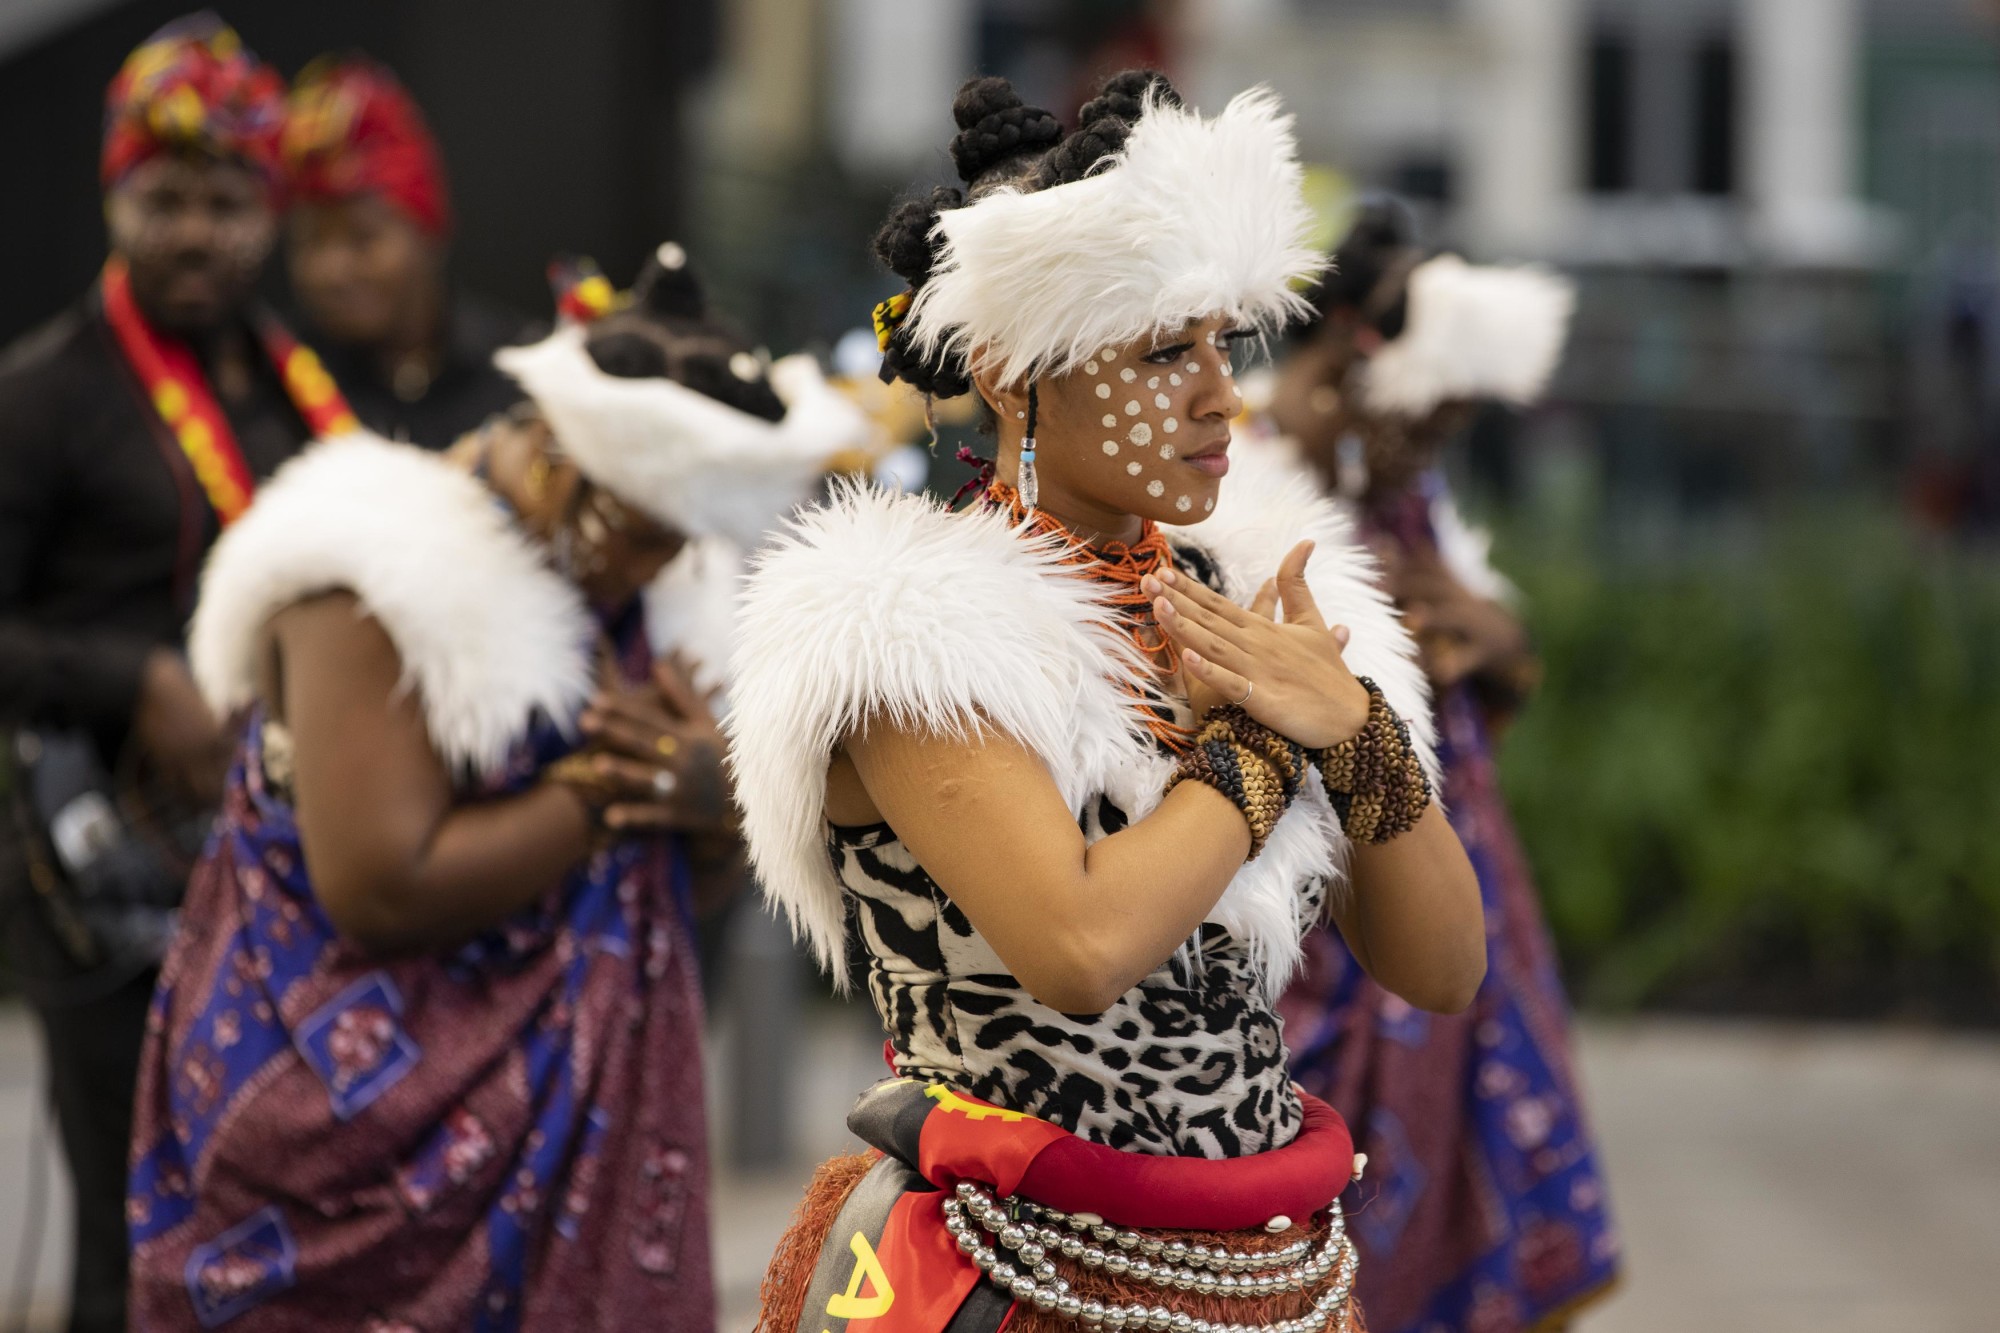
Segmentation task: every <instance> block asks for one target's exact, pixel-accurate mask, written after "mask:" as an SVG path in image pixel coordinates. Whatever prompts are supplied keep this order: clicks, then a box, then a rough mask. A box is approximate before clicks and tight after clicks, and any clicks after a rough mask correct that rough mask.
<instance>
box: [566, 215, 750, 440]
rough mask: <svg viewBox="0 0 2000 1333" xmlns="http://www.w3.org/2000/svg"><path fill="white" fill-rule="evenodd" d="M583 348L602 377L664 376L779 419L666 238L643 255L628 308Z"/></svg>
mask: <svg viewBox="0 0 2000 1333" xmlns="http://www.w3.org/2000/svg"><path fill="white" fill-rule="evenodd" d="M584 350H585V351H587V352H588V353H589V354H590V359H591V360H592V361H595V362H596V363H597V368H598V369H599V370H602V371H603V372H604V373H605V374H607V375H616V376H618V377H620V378H622V379H670V380H673V381H674V382H675V383H677V384H681V385H683V386H685V387H687V388H690V389H693V390H694V391H695V392H696V393H699V394H703V395H705V396H707V397H709V398H713V399H715V400H716V401H717V402H719V403H725V404H727V405H728V406H730V407H733V408H735V409H737V410H738V411H739V412H747V413H749V414H750V415H751V416H754V417H761V418H762V419H764V420H765V421H778V420H781V419H782V418H783V417H784V415H785V404H784V402H783V400H781V399H780V398H779V397H778V395H777V392H776V390H774V389H772V388H771V383H770V379H769V377H768V375H767V374H766V373H765V367H764V359H763V358H762V357H761V356H759V355H758V354H757V353H756V351H755V350H753V349H752V348H751V346H750V344H749V343H748V342H747V341H745V340H744V338H743V337H742V336H741V335H739V334H738V333H737V332H736V331H735V329H733V328H731V327H730V326H729V325H728V324H727V323H725V322H724V321H723V320H721V319H719V318H717V317H715V316H713V315H711V314H710V313H709V309H708V300H707V298H706V296H704V295H703V293H702V289H701V283H700V282H699V281H698V280H697V279H696V278H695V276H694V271H693V270H692V269H691V268H690V267H689V266H688V262H687V252H686V251H685V250H683V249H682V248H681V247H680V246H678V245H676V244H675V243H674V242H672V241H668V242H667V243H666V244H664V245H662V246H660V248H659V249H657V250H655V251H654V252H653V253H652V255H651V256H650V257H648V258H647V260H646V263H645V266H644V267H643V268H642V269H641V270H640V271H639V277H638V279H637V280H636V281H634V282H633V284H632V303H631V304H630V305H628V306H626V307H625V308H624V309H622V310H616V311H614V312H612V313H611V314H608V315H606V316H604V317H603V318H602V319H600V320H598V321H597V322H596V323H594V324H592V325H591V326H590V332H589V334H588V335H586V337H585V339H584Z"/></svg>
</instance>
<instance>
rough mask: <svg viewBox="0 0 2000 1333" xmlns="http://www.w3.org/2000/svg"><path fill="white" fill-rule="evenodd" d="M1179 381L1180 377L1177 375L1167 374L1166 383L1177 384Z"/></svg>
mask: <svg viewBox="0 0 2000 1333" xmlns="http://www.w3.org/2000/svg"><path fill="white" fill-rule="evenodd" d="M1180 382H1181V377H1180V376H1179V375H1169V376H1167V383H1169V384H1179V383H1180Z"/></svg>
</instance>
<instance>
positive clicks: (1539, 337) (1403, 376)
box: [1362, 255, 1576, 417]
mask: <svg viewBox="0 0 2000 1333" xmlns="http://www.w3.org/2000/svg"><path fill="white" fill-rule="evenodd" d="M1575 303H1576V292H1575V289H1574V288H1573V286H1572V285H1571V283H1570V281H1569V279H1567V278H1565V277H1562V276H1561V275H1559V274H1555V273H1551V272H1549V271H1548V270H1546V269H1541V268H1533V267H1520V268H1505V267H1499V266H1493V265H1474V264H1468V263H1466V262H1465V261H1464V260H1463V259H1460V258H1459V257H1458V256H1457V255H1439V256H1438V257H1437V258H1435V259H1429V260H1426V261H1424V262H1423V263H1421V264H1419V265H1417V267H1416V268H1415V269H1413V270H1411V272H1410V280H1409V312H1410V313H1409V322H1408V326H1407V327H1406V328H1405V329H1404V331H1403V333H1402V334H1401V336H1399V337H1397V338H1396V339H1394V340H1393V341H1391V342H1389V343H1387V344H1385V345H1384V346H1383V347H1382V349H1381V350H1380V351H1378V352H1376V353H1375V355H1374V356H1372V357H1371V358H1369V361H1368V367H1367V378H1366V379H1365V380H1364V381H1363V382H1362V390H1363V396H1364V397H1365V399H1366V402H1367V406H1368V408H1369V409H1370V410H1371V411H1375V412H1384V413H1392V414H1395V415H1399V416H1409V417H1421V416H1424V415H1426V414H1427V413H1429V412H1430V410H1431V409H1432V408H1434V407H1436V406H1437V405H1438V404H1439V403H1442V402H1446V401H1449V400H1452V399H1467V398H1495V399H1498V400H1500V401H1501V402H1506V403H1514V404H1516V405H1519V406H1525V405H1527V404H1529V403H1532V402H1534V401H1535V400H1536V399H1537V398H1539V397H1541V395H1542V391H1543V390H1544V389H1545V388H1547V387H1548V382H1549V376H1550V375H1552V374H1554V373H1555V368H1556V362H1557V361H1558V360H1560V359H1561V357H1562V348H1563V339H1564V338H1565V336H1566V335H1567V334H1568V332H1569V317H1570V311H1571V309H1572V308H1573V307H1574V306H1575Z"/></svg>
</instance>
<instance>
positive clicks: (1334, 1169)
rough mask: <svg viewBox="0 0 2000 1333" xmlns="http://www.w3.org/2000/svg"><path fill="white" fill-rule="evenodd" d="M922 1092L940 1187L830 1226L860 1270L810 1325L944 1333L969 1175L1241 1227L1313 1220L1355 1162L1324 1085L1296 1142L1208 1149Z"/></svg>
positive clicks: (1058, 1202) (952, 1309) (925, 1148)
mask: <svg viewBox="0 0 2000 1333" xmlns="http://www.w3.org/2000/svg"><path fill="white" fill-rule="evenodd" d="M924 1095H925V1096H926V1097H928V1098H929V1099H930V1101H931V1102H932V1103H933V1105H932V1107H931V1109H930V1110H929V1112H928V1113H927V1114H926V1115H925V1118H924V1121H923V1127H922V1130H921V1133H920V1137H919V1149H918V1154H917V1155H918V1158H919V1160H918V1161H917V1162H916V1163H915V1165H916V1167H917V1170H918V1171H919V1172H920V1173H921V1174H922V1175H923V1177H924V1179H925V1180H927V1181H929V1182H930V1183H931V1184H933V1185H935V1186H937V1189H936V1190H934V1191H928V1192H914V1191H913V1192H910V1193H906V1194H904V1195H903V1196H902V1197H901V1198H900V1199H898V1200H897V1201H896V1203H895V1205H894V1207H893V1208H892V1209H891V1211H890V1214H889V1217H888V1221H887V1223H886V1225H885V1226H884V1227H883V1229H882V1232H881V1234H880V1237H879V1239H877V1240H876V1241H875V1242H874V1243H873V1244H872V1245H871V1244H870V1243H869V1239H868V1238H867V1237H866V1236H864V1235H862V1234H861V1233H859V1232H856V1233H854V1234H853V1235H852V1236H840V1235H835V1236H832V1237H830V1238H829V1241H828V1245H829V1248H836V1247H837V1248H851V1249H852V1251H853V1255H854V1266H853V1268H852V1270H851V1276H850V1277H849V1279H848V1281H847V1289H846V1291H845V1293H844V1294H843V1293H836V1294H835V1295H834V1296H833V1299H832V1300H831V1301H830V1302H829V1303H828V1308H827V1309H826V1310H825V1311H824V1312H821V1311H817V1310H808V1311H806V1312H805V1321H804V1322H802V1323H801V1325H800V1327H801V1329H806V1328H807V1327H808V1326H810V1327H811V1328H813V1329H818V1328H820V1327H829V1328H841V1329H842V1333H939V1331H940V1330H942V1329H944V1328H945V1327H946V1326H947V1325H948V1324H950V1322H951V1320H952V1316H953V1315H954V1314H955V1313H956V1312H957V1311H958V1308H959V1306H960V1305H961V1304H963V1303H964V1301H965V1299H966V1297H967V1296H968V1295H970V1294H971V1292H972V1289H973V1287H974V1286H975V1285H976V1284H977V1283H978V1281H979V1276H980V1275H979V1270H978V1269H977V1268H975V1267H974V1266H973V1264H972V1261H971V1260H970V1259H968V1258H967V1257H966V1256H965V1255H963V1254H961V1253H960V1252H959V1250H958V1247H957V1246H956V1245H955V1244H954V1243H953V1241H952V1238H951V1235H950V1233H949V1232H947V1231H946V1230H945V1226H944V1203H945V1200H946V1199H947V1198H949V1197H951V1192H952V1188H953V1187H954V1186H956V1185H957V1184H958V1183H959V1182H960V1181H975V1182H978V1183H980V1184H983V1185H987V1186H990V1187H991V1188H993V1189H994V1190H996V1191H997V1192H999V1193H1000V1194H1003V1195H1007V1194H1019V1195H1021V1196H1023V1197H1025V1198H1029V1199H1033V1200H1034V1201H1035V1202H1037V1203H1041V1204H1046V1205H1048V1206H1049V1207H1052V1208H1060V1209H1062V1210H1063V1211H1065V1212H1072V1213H1075V1212H1093V1213H1096V1214H1097V1215H1098V1216H1100V1217H1102V1218H1104V1220H1105V1221H1107V1222H1109V1223H1111V1224H1112V1225H1114V1226H1124V1227H1143V1228H1148V1229H1174V1230H1189V1231H1244V1230H1249V1229H1251V1228H1255V1227H1261V1226H1263V1225H1264V1224H1265V1223H1266V1222H1268V1221H1269V1220H1270V1219H1271V1218H1273V1217H1276V1216H1278V1215H1280V1214H1282V1215H1284V1216H1286V1217H1289V1218H1291V1219H1292V1220H1293V1221H1294V1222H1304V1221H1305V1220H1306V1219H1307V1218H1310V1217H1313V1216H1315V1215H1317V1214H1318V1213H1320V1212H1321V1211H1322V1210H1324V1209H1325V1208H1326V1207H1327V1206H1328V1205H1329V1204H1331V1203H1332V1202H1333V1200H1334V1198H1335V1197H1336V1196H1338V1195H1339V1193H1340V1191H1341V1190H1342V1189H1344V1188H1346V1186H1347V1183H1348V1181H1349V1180H1350V1179H1351V1178H1352V1177H1353V1174H1354V1141H1353V1139H1352V1138H1351V1137H1350V1136H1349V1134H1348V1131H1347V1125H1346V1123H1345V1122H1344V1121H1342V1120H1341V1118H1340V1113H1339V1112H1337V1111H1335V1110H1334V1109H1333V1108H1332V1107H1331V1106H1328V1105H1327V1104H1326V1103H1325V1102H1322V1101H1320V1100H1319V1099H1318V1098H1316V1097H1310V1096H1306V1097H1304V1098H1303V1100H1304V1103H1305V1123H1304V1125H1303V1126H1302V1127H1301V1128H1300V1130H1299V1134H1298V1137H1297V1138H1295V1139H1294V1140H1293V1141H1292V1142H1291V1143H1290V1144H1288V1145H1286V1146H1285V1147H1283V1148H1277V1149H1274V1150H1272V1151H1271V1152H1267V1153H1259V1154H1257V1155H1255V1156H1252V1157H1239V1158H1233V1159H1228V1160H1217V1161H1211V1160H1208V1159H1204V1158H1189V1157H1153V1156H1148V1155H1146V1154H1142V1153H1129V1152H1121V1151H1119V1150H1118V1149H1116V1148H1107V1147H1105V1146H1103V1145H1102V1144H1097V1143H1091V1142H1088V1141H1087V1140H1084V1139H1081V1138H1078V1137H1077V1136H1076V1135H1074V1134H1071V1133H1069V1132H1068V1131H1067V1130H1064V1129H1062V1128H1061V1127H1060V1126H1057V1125H1053V1124H1050V1123H1049V1122H1048V1121H1046V1120H1038V1119H1036V1118H1035V1117H1034V1116H1031V1115H1027V1114H1024V1113H1023V1112H1020V1111H1008V1110H1003V1109H1001V1108H1000V1107H997V1106H993V1105H990V1104H989V1103H986V1102H982V1101H980V1100H978V1099H977V1098H974V1097H968V1096H966V1095H965V1094H963V1093H960V1092H956V1091H953V1090H952V1089H949V1088H946V1087H944V1086H943V1085H941V1084H932V1085H930V1086H929V1087H928V1088H926V1089H925V1090H924ZM841 1320H845V1321H846V1324H845V1326H844V1327H843V1326H842V1325H841V1324H840V1323H839V1322H838V1321H841ZM814 1321H818V1322H814ZM857 1324H859V1325H861V1327H859V1328H857V1327H856V1325H857Z"/></svg>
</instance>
